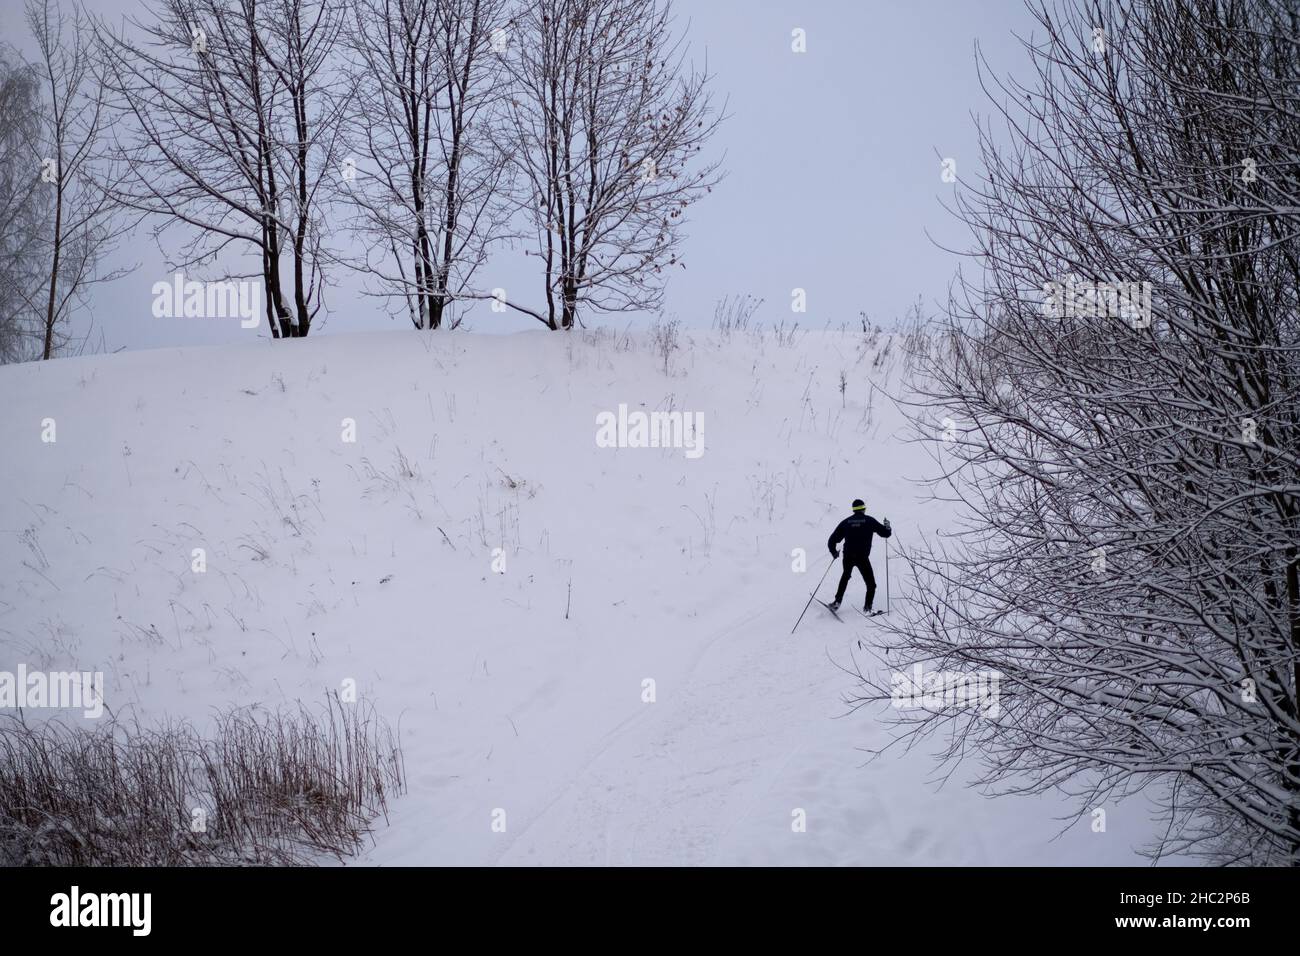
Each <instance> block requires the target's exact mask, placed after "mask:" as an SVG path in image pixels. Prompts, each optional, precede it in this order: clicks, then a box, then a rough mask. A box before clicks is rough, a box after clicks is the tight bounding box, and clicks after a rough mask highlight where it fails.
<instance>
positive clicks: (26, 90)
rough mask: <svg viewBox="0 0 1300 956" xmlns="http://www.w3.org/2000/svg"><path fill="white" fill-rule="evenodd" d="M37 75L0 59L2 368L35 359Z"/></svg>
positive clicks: (44, 196) (44, 198)
mask: <svg viewBox="0 0 1300 956" xmlns="http://www.w3.org/2000/svg"><path fill="white" fill-rule="evenodd" d="M40 131H41V108H40V76H39V74H38V73H37V72H36V69H35V68H34V67H32V66H31V65H30V64H28V63H26V62H25V61H24V60H23V59H22V58H20V57H19V56H18V55H17V54H16V53H13V52H11V51H7V52H6V53H5V54H4V55H0V364H3V363H7V362H21V361H25V360H26V359H29V358H33V357H34V353H35V352H36V349H35V343H36V342H37V341H39V340H40V338H41V336H40V334H39V332H40V328H41V322H40V304H39V302H38V299H39V293H38V290H39V289H40V288H41V287H42V286H43V283H44V280H45V279H46V278H48V276H47V275H43V270H42V266H41V263H42V261H43V257H42V254H41V253H42V247H43V245H44V243H45V236H46V234H47V232H48V223H49V215H48V211H49V207H50V199H51V196H50V191H49V190H48V189H44V188H40V187H41V183H40V172H41V169H40V165H39V157H38V155H37V151H36V147H37V142H38V139H39V137H40Z"/></svg>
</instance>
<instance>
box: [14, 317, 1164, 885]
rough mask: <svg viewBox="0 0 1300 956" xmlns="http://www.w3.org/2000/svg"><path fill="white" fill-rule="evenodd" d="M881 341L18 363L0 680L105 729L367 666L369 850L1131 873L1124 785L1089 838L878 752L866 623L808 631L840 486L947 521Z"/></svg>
mask: <svg viewBox="0 0 1300 956" xmlns="http://www.w3.org/2000/svg"><path fill="white" fill-rule="evenodd" d="M888 342H889V340H888V339H887V338H880V339H879V340H876V341H872V342H867V341H865V340H864V338H863V336H861V335H860V334H858V335H855V334H849V333H838V332H825V333H811V334H802V333H800V334H796V335H794V336H793V337H791V336H789V335H788V334H782V335H777V334H775V333H773V332H771V331H769V332H768V333H767V334H755V333H746V334H737V335H734V336H731V337H729V338H728V339H726V340H723V339H722V338H721V337H720V336H719V335H718V334H717V333H702V332H689V333H683V341H682V346H683V347H682V348H681V349H680V350H679V351H677V352H675V353H673V355H672V356H671V358H670V361H669V365H668V369H667V371H665V369H664V363H663V359H662V357H661V356H659V355H658V354H656V353H655V351H654V349H653V347H652V345H651V343H650V340H649V338H648V337H639V338H638V337H636V336H632V337H628V336H625V335H622V334H611V333H608V332H606V333H603V334H594V333H582V334H572V335H561V334H554V333H548V332H544V331H538V332H529V333H520V334H516V335H509V336H491V335H469V334H459V333H440V334H436V335H424V336H421V335H419V334H416V333H414V332H390V333H379V334H369V335H359V336H321V337H318V338H311V339H307V340H302V341H293V342H285V343H274V344H271V343H267V342H260V343H256V344H248V345H242V346H234V347H220V348H204V349H174V350H161V351H146V352H136V353H127V354H119V355H113V356H100V357H94V358H83V359H68V360H61V361H55V362H48V363H41V364H31V365H23V366H15V367H7V368H0V408H3V409H4V412H3V417H2V418H0V447H3V449H4V464H3V470H2V472H0V532H2V534H0V670H7V671H11V672H12V671H15V670H16V669H17V667H18V666H19V664H25V665H26V666H27V667H28V668H43V669H47V670H71V669H76V670H83V671H87V670H91V671H93V670H102V671H103V672H104V674H105V684H106V687H105V695H106V702H107V706H108V707H109V708H110V709H112V710H113V711H115V712H118V713H123V712H127V711H130V710H131V709H132V708H133V709H134V710H135V712H136V713H138V714H140V715H141V716H144V717H146V718H147V717H161V716H165V715H169V716H185V717H189V718H191V719H193V720H194V721H195V722H197V723H199V724H202V722H203V721H204V720H206V719H207V718H208V717H209V716H210V714H211V713H212V711H213V709H214V708H217V707H223V706H226V705H228V704H235V703H238V704H242V703H250V702H264V703H267V704H269V705H275V704H276V703H279V702H292V701H297V700H302V701H307V702H310V701H313V700H320V699H321V697H322V695H323V693H324V692H326V691H327V690H331V689H338V688H340V687H343V686H345V682H348V681H352V682H355V686H356V687H357V689H358V692H359V693H360V694H361V695H362V696H363V697H365V698H368V699H369V700H371V701H372V702H373V703H374V704H375V706H376V707H377V708H378V710H379V712H380V713H381V714H383V715H384V716H385V717H387V718H388V719H389V720H390V722H392V723H394V724H399V723H400V736H401V741H402V744H403V748H404V752H405V759H406V769H407V773H408V777H409V784H410V788H409V793H408V794H407V795H405V796H404V797H402V798H400V799H399V800H397V801H396V803H395V805H394V808H393V813H392V816H391V825H390V826H389V827H387V828H384V829H381V830H380V831H379V832H378V833H377V834H376V843H375V845H374V846H373V848H371V849H370V850H369V851H367V852H366V853H365V854H364V855H363V857H362V858H361V860H362V862H366V863H379V864H388V863H401V864H432V863H467V864H481V863H504V864H530V863H547V864H570V863H594V864H605V863H612V864H624V863H648V864H697V863H713V864H727V863H763V864H767V863H786V864H826V863H833V864H839V863H846V864H899V863H901V864H992V863H1025V864H1029V863H1129V862H1137V858H1136V857H1135V855H1134V854H1133V852H1132V847H1133V845H1135V844H1137V843H1140V842H1141V841H1143V840H1145V839H1146V838H1147V837H1149V836H1150V834H1151V832H1152V830H1153V828H1154V825H1153V823H1152V822H1151V820H1150V818H1149V816H1150V815H1149V811H1148V807H1147V805H1146V804H1145V803H1144V802H1142V801H1139V800H1132V801H1129V802H1127V803H1124V804H1121V805H1119V806H1112V807H1108V808H1107V828H1106V832H1105V833H1094V832H1092V830H1091V827H1090V822H1091V821H1090V819H1089V818H1087V817H1085V818H1084V819H1082V820H1080V821H1078V822H1073V823H1070V822H1069V821H1068V820H1067V821H1063V820H1062V819H1060V818H1061V817H1062V816H1063V815H1065V814H1067V813H1068V812H1069V810H1070V805H1069V804H1068V803H1067V802H1066V801H1065V800H1064V799H1060V800H1057V799H1049V798H1007V799H1003V800H997V801H993V800H988V799H985V798H983V797H982V796H981V795H980V794H979V793H977V792H975V791H973V790H971V789H968V788H966V787H964V786H963V783H964V779H966V778H968V777H969V776H970V771H959V772H958V774H957V775H956V776H955V777H953V778H952V779H949V780H948V781H947V782H946V783H945V784H944V785H943V786H942V787H940V786H939V785H938V782H937V775H936V772H935V766H934V764H933V762H932V760H931V759H930V757H929V755H927V754H924V753H919V752H911V753H907V754H897V755H895V754H893V753H892V752H891V754H890V755H888V756H886V757H882V758H880V759H878V760H875V761H873V762H867V760H866V757H865V754H864V753H863V752H862V751H863V748H868V747H874V746H880V745H881V744H882V743H883V742H884V741H885V740H887V739H888V738H887V734H888V731H887V730H886V728H885V727H884V725H883V724H882V723H881V722H880V721H878V720H877V719H876V718H877V714H876V713H874V712H872V711H870V710H859V711H857V712H855V713H853V714H851V715H848V713H847V708H846V706H845V704H844V702H843V697H844V694H845V693H846V692H851V691H852V689H853V684H852V681H851V680H850V678H849V677H848V675H847V674H846V673H845V672H844V671H843V670H841V669H840V668H839V667H837V662H839V663H846V662H847V661H848V660H849V655H850V654H851V653H852V652H853V651H854V650H855V648H856V640H857V638H859V637H864V638H865V639H867V640H871V639H872V635H873V634H878V632H873V631H872V630H871V628H872V627H873V626H874V625H871V624H866V623H865V622H864V621H863V620H862V619H861V618H860V617H858V616H857V615H856V614H855V613H853V612H849V613H848V614H847V615H846V617H845V622H844V623H839V622H837V621H835V620H834V619H832V618H831V617H830V616H829V615H828V614H827V613H826V612H825V611H824V610H822V609H821V608H819V607H818V606H817V605H813V607H812V609H811V610H810V611H809V612H808V616H807V617H806V618H805V620H804V622H803V624H802V625H801V626H800V628H799V630H798V632H797V633H795V634H794V635H793V636H791V634H790V628H791V626H792V625H793V624H794V621H795V618H796V617H797V616H798V614H799V611H800V609H801V608H802V607H803V605H804V602H805V601H806V599H807V594H808V591H809V589H810V588H811V587H812V585H813V584H814V583H815V582H816V581H817V579H818V577H819V576H820V575H821V572H822V571H823V569H824V568H825V565H826V561H827V558H828V555H827V553H826V546H825V541H826V537H827V535H828V534H829V532H830V531H831V529H832V528H833V527H834V524H835V522H836V521H838V520H839V519H840V518H842V517H844V516H845V515H846V514H847V513H848V505H849V502H850V501H851V500H852V499H853V498H854V497H862V498H865V499H866V501H867V504H868V509H867V510H868V512H869V513H871V514H874V515H875V516H877V517H880V518H883V517H889V518H891V519H892V521H893V524H894V527H895V530H896V542H897V541H902V542H904V543H905V542H906V540H907V539H908V538H909V537H910V536H912V535H915V534H917V533H919V532H920V531H921V530H923V529H930V530H933V529H934V528H936V527H939V526H941V525H942V524H943V522H944V520H945V518H946V516H945V515H944V514H943V513H942V512H941V511H939V510H936V509H935V507H934V506H933V505H930V504H922V502H921V500H920V498H919V495H918V492H917V490H916V489H915V488H914V486H912V485H911V484H910V483H909V481H908V479H909V478H912V477H915V476H916V475H918V474H920V473H921V472H923V471H924V470H925V462H924V461H923V459H922V457H921V453H920V452H919V451H918V450H917V449H916V448H915V446H911V445H907V444H905V443H904V442H902V441H901V437H902V436H901V434H899V432H900V419H899V417H898V415H897V413H896V411H895V410H894V409H893V407H892V406H891V405H890V403H889V402H888V400H887V399H886V398H885V397H884V396H883V395H882V394H880V393H879V392H875V393H874V399H873V398H872V395H873V392H872V383H873V382H875V383H876V384H877V385H880V386H884V387H887V388H888V387H893V386H895V385H896V384H897V378H898V375H899V363H898V359H897V354H896V351H897V350H896V349H894V350H892V352H886V353H885V354H883V355H882V354H881V350H882V349H883V348H884V347H885V346H886V345H887V343H888ZM841 371H844V372H845V373H846V378H847V388H846V391H845V394H844V395H843V396H841V394H840V389H839V378H840V372H841ZM620 405H626V406H627V409H628V410H629V411H630V412H636V411H647V412H648V411H654V410H659V411H667V410H678V411H683V412H688V413H695V414H702V415H703V420H702V427H701V428H700V430H699V437H700V438H701V439H702V441H703V446H702V447H703V454H700V455H698V456H697V457H693V456H692V455H688V454H687V451H686V450H685V449H682V448H608V447H601V443H598V442H597V440H596V434H597V416H598V415H600V414H601V413H603V412H610V413H614V414H617V413H618V409H619V406H620ZM346 420H351V422H353V423H354V425H355V441H347V440H345V439H346V438H348V437H350V436H349V427H348V424H347V421H346ZM50 437H53V438H54V439H55V440H54V441H48V440H44V439H48V438H50ZM796 548H803V549H806V552H807V556H808V561H807V565H808V570H807V572H806V573H798V572H797V571H794V570H792V565H793V564H794V563H795V558H794V557H792V552H793V551H794V549H796ZM196 549H202V555H201V556H200V557H201V558H202V559H203V561H205V562H206V570H202V571H196V570H195V568H196V561H198V560H199V558H197V557H196V555H195V550H196ZM497 549H500V550H497ZM878 549H879V546H878ZM883 558H884V555H883V552H879V553H877V554H876V555H875V560H876V567H877V572H878V574H880V576H881V577H882V578H883ZM198 566H200V567H201V566H202V563H201V562H200V563H199V565H198ZM890 570H891V575H892V582H891V583H892V584H893V587H894V589H895V591H896V592H898V591H899V590H900V589H901V588H902V587H903V586H905V582H903V581H901V580H900V577H901V573H902V568H901V565H900V563H899V562H897V561H895V562H893V565H892V566H891V569H890ZM833 586H834V575H832V577H831V578H829V579H828V580H827V583H826V585H825V586H824V587H823V592H822V593H823V596H827V597H829V595H830V594H831V592H832V591H833ZM862 595H863V592H862V584H861V582H860V581H858V580H855V581H854V582H853V583H852V585H851V586H850V590H849V595H848V598H847V600H846V605H847V604H848V603H849V602H852V603H854V604H860V603H861V601H862ZM883 598H884V593H883V588H882V592H881V595H880V599H879V600H880V603H883ZM648 680H649V681H653V685H647V683H646V682H647V681H648ZM647 687H651V689H652V690H653V701H652V702H649V701H647V698H648V697H650V696H651V694H650V693H649V691H648V690H647ZM48 715H49V712H45V713H44V716H48ZM58 715H59V716H60V717H61V718H64V719H76V717H75V715H73V714H70V713H66V712H60V713H59V714H58ZM30 716H34V717H39V716H41V715H37V714H32V715H30ZM497 811H504V817H503V816H502V814H501V813H499V812H497ZM798 811H803V813H804V814H805V815H806V821H807V824H806V832H797V828H795V827H792V823H793V822H794V821H796V819H797V818H798ZM502 819H504V821H505V832H497V830H496V829H494V827H493V823H494V820H495V821H497V822H498V824H499V822H500V821H501V820H502ZM1063 827H1064V828H1065V832H1064V834H1063V835H1062V836H1061V837H1060V838H1059V839H1055V840H1053V837H1055V836H1056V834H1057V833H1058V831H1060V830H1061V829H1062V828H1063ZM497 829H499V826H498V828H497Z"/></svg>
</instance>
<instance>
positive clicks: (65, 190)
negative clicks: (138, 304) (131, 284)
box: [0, 0, 128, 362]
mask: <svg viewBox="0 0 1300 956" xmlns="http://www.w3.org/2000/svg"><path fill="white" fill-rule="evenodd" d="M26 20H27V25H28V28H29V29H30V31H31V34H32V38H33V40H34V41H35V46H36V53H37V55H36V58H35V62H34V63H27V62H25V61H24V60H23V59H22V58H21V57H19V56H18V55H17V54H16V53H12V52H8V53H5V54H4V55H3V56H0V362H8V361H19V360H22V359H27V358H47V359H48V358H50V357H51V356H52V355H54V354H55V353H56V352H57V351H59V350H60V349H63V348H65V347H66V346H67V345H68V344H69V338H70V337H69V333H68V328H67V326H68V319H69V318H70V316H71V315H72V313H73V312H74V311H75V310H76V309H77V308H78V307H79V306H81V305H83V304H84V302H85V297H86V295H87V293H88V292H89V291H90V289H91V288H92V287H93V286H94V285H95V284H96V283H99V282H104V281H108V280H111V279H114V278H116V277H117V276H118V275H119V274H120V273H119V272H116V271H103V270H102V269H101V265H102V263H103V260H104V258H105V257H106V256H107V255H108V253H109V252H110V251H111V250H112V248H113V247H114V245H115V243H116V240H117V239H118V238H119V237H120V236H121V235H122V233H123V232H124V231H125V229H126V228H127V227H128V223H126V222H124V220H123V218H122V217H121V216H119V215H118V210H117V208H116V205H115V203H114V202H113V201H112V198H111V197H110V196H109V195H108V192H107V190H106V186H107V184H109V183H111V182H112V181H113V178H114V175H115V173H114V169H115V167H114V165H113V163H112V161H111V159H109V158H108V157H107V155H106V153H105V151H104V150H103V148H102V147H103V144H104V142H105V140H106V138H107V133H108V129H109V125H110V123H111V118H110V117H109V115H108V113H107V111H106V110H105V107H104V99H103V90H102V88H101V86H100V84H99V83H98V80H97V76H96V73H95V62H96V61H95V56H94V53H95V43H94V38H93V35H92V33H91V32H90V29H89V23H88V20H87V18H86V17H85V16H84V15H83V14H82V13H81V11H80V10H79V9H78V10H74V11H72V12H71V13H67V14H65V13H64V11H63V10H61V9H60V8H59V7H58V5H57V4H56V3H55V2H53V0H28V3H27V6H26ZM84 338H85V336H83V341H84Z"/></svg>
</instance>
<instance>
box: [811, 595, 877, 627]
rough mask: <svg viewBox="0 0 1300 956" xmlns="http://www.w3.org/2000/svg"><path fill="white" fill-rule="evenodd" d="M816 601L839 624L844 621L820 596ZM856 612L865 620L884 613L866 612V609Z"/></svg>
mask: <svg viewBox="0 0 1300 956" xmlns="http://www.w3.org/2000/svg"><path fill="white" fill-rule="evenodd" d="M817 603H818V604H820V605H821V606H822V607H824V608H826V610H828V611H830V612H831V617H833V618H835V620H837V621H839V622H840V623H841V624H843V623H844V618H842V617H840V615H839V612H838V611H836V610H835V608H833V607H831V606H830V605H829V604H827V603H826V602H825V601H823V600H822V599H821V598H817ZM853 610H855V611H858V609H857V608H854V609H853ZM858 613H859V614H861V615H862V616H863V617H865V618H866V619H867V620H871V619H872V618H873V617H880V615H882V614H884V613H885V612H884V611H872V612H871V613H870V614H868V613H867V612H866V611H858Z"/></svg>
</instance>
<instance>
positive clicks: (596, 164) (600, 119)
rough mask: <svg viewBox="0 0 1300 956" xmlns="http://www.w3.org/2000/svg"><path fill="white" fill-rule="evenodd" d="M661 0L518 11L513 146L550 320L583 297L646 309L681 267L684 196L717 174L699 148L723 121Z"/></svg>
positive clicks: (606, 305) (512, 52)
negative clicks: (673, 270)
mask: <svg viewBox="0 0 1300 956" xmlns="http://www.w3.org/2000/svg"><path fill="white" fill-rule="evenodd" d="M672 26H673V23H672V15H671V6H670V4H669V3H668V2H660V0H539V2H537V3H533V4H529V5H527V8H526V9H525V10H522V11H520V12H519V13H517V14H516V16H514V17H513V18H512V19H511V21H510V24H509V26H508V28H507V41H508V42H507V45H506V52H505V53H504V54H503V59H504V61H505V62H506V63H507V65H508V67H509V69H510V72H511V76H512V79H513V83H514V88H513V89H512V91H511V109H510V110H509V113H508V115H509V127H508V134H509V136H510V139H511V142H510V149H511V152H510V155H511V157H512V158H513V160H514V162H515V164H516V166H517V168H518V172H519V174H520V179H521V187H520V188H521V192H522V197H521V206H522V208H523V211H524V214H525V216H526V218H527V220H528V222H529V223H530V225H531V227H532V228H533V230H534V231H535V234H536V236H537V247H536V248H535V249H532V250H529V254H531V255H535V256H538V257H539V258H540V259H541V261H542V267H543V276H544V282H545V294H546V306H545V308H544V309H529V308H525V307H523V306H520V305H518V304H516V303H514V302H508V303H507V305H509V306H510V307H512V308H515V309H517V310H519V311H521V312H524V313H526V314H528V315H532V316H533V317H534V318H536V319H538V320H540V321H541V322H543V323H545V324H546V325H547V326H549V327H550V328H552V329H568V328H572V327H573V325H574V323H575V321H576V320H577V316H578V312H579V309H580V308H589V309H592V310H595V311H602V312H618V311H629V310H653V309H655V308H657V307H658V305H659V304H660V301H661V298H662V285H663V272H664V270H665V269H668V268H671V267H676V266H680V267H684V266H685V264H684V263H683V262H682V261H681V259H680V258H679V256H678V252H677V250H678V246H679V244H680V241H681V238H682V233H681V227H682V225H683V223H684V222H685V213H686V209H687V207H688V206H689V205H690V204H691V203H692V202H694V201H695V200H697V199H699V198H700V197H701V196H702V195H703V194H704V193H706V192H708V191H709V190H710V189H711V188H712V187H713V185H714V184H715V183H716V182H717V181H718V179H719V177H720V173H719V168H720V161H714V162H708V163H702V162H701V160H700V155H699V154H700V152H701V150H702V149H703V147H704V145H705V144H706V143H707V141H708V140H709V137H710V136H712V134H713V133H714V131H715V130H716V129H717V127H718V124H719V123H720V122H721V118H722V117H721V115H720V113H719V112H718V111H716V110H715V109H714V107H713V104H712V99H711V96H710V94H709V92H708V81H709V76H708V74H707V73H705V72H696V71H694V70H693V69H692V68H690V67H689V66H688V65H687V63H686V59H685V57H686V51H685V49H684V47H683V41H682V40H681V39H679V38H675V37H674V35H673V29H672Z"/></svg>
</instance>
